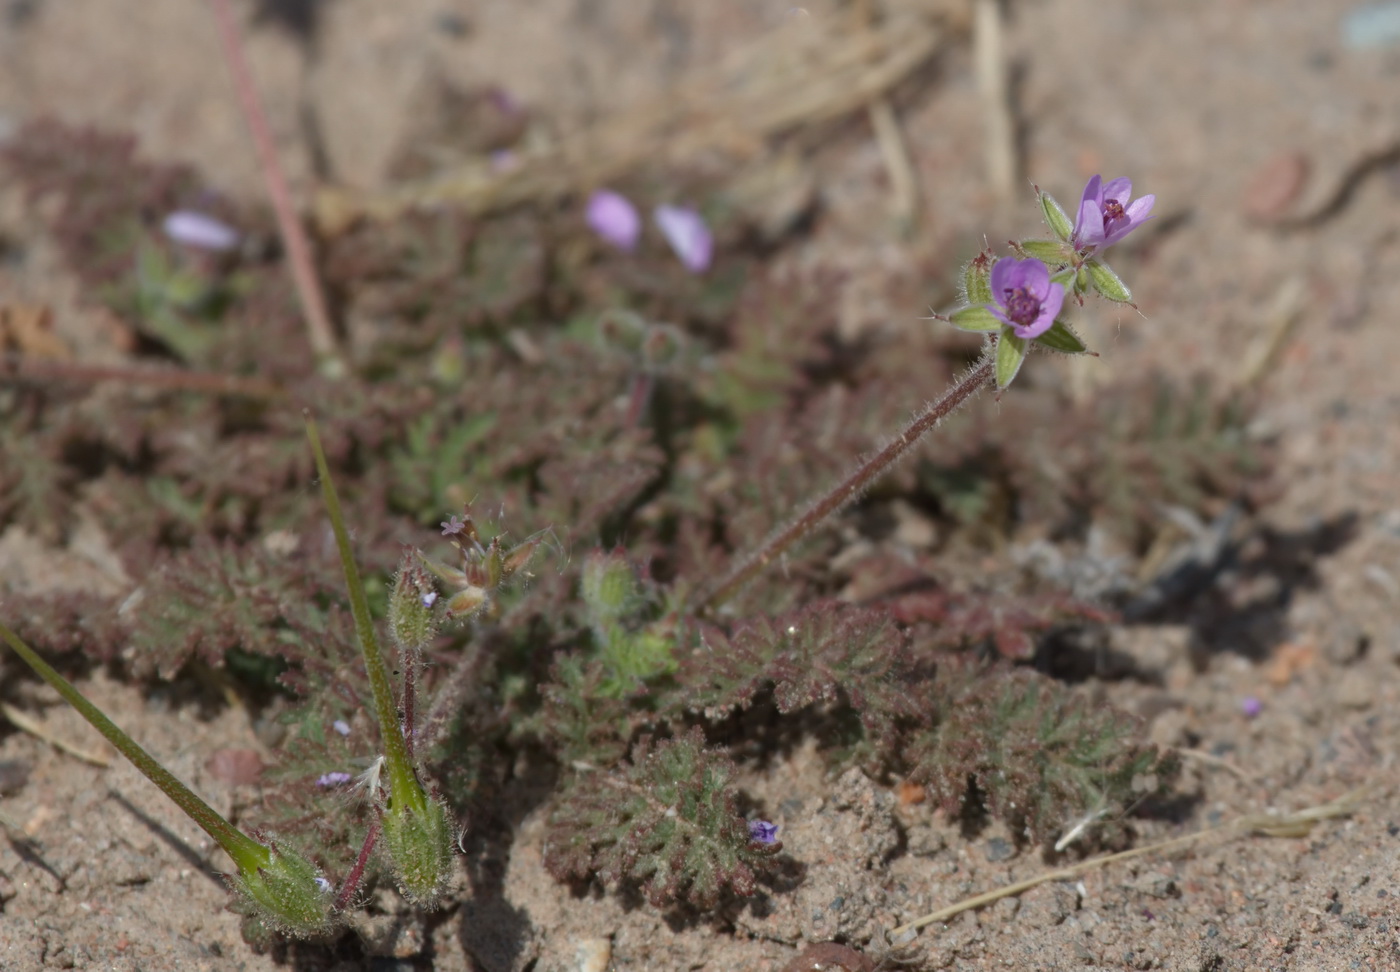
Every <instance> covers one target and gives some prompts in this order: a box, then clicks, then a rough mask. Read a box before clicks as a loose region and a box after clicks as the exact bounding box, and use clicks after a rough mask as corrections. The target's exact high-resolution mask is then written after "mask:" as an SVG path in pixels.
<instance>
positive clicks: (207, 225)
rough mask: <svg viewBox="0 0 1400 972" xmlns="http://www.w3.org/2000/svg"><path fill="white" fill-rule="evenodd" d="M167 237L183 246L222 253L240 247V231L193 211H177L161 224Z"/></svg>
mask: <svg viewBox="0 0 1400 972" xmlns="http://www.w3.org/2000/svg"><path fill="white" fill-rule="evenodd" d="M161 228H162V229H164V230H165V235H166V237H167V238H169V239H170V240H171V241H172V242H174V243H179V244H180V245H181V246H188V247H193V248H194V249H196V250H212V251H214V252H216V253H222V252H225V251H227V250H232V249H233V248H234V247H236V246H238V241H239V239H241V237H240V236H239V233H238V230H236V229H234V228H233V227H232V226H230V225H228V224H227V223H225V222H223V221H221V220H217V219H215V218H214V217H213V216H209V215H206V214H205V213H200V212H196V211H195V210H193V209H177V210H175V211H174V212H173V213H171V214H170V215H168V216H166V217H165V222H164V223H162V224H161Z"/></svg>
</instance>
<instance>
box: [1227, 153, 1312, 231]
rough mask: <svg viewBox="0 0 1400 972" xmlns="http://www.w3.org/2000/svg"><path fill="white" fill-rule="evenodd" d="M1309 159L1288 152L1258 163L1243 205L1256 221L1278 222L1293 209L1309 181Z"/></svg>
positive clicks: (1247, 183)
mask: <svg viewBox="0 0 1400 972" xmlns="http://www.w3.org/2000/svg"><path fill="white" fill-rule="evenodd" d="M1308 168H1309V166H1308V159H1307V156H1305V155H1303V153H1301V152H1294V151H1284V152H1279V153H1277V154H1275V155H1274V156H1273V157H1272V158H1270V159H1269V160H1268V161H1266V162H1264V163H1263V164H1262V165H1260V166H1257V167H1256V168H1255V170H1254V172H1253V173H1252V174H1251V175H1250V177H1249V181H1247V182H1246V183H1245V188H1244V195H1243V198H1242V200H1241V203H1240V208H1241V209H1242V210H1243V211H1244V215H1245V216H1246V217H1247V218H1248V219H1250V220H1253V221H1254V222H1256V223H1274V222H1277V221H1278V220H1280V219H1282V218H1283V217H1284V216H1286V215H1287V214H1288V211H1289V210H1290V209H1292V207H1293V204H1294V203H1295V202H1297V201H1298V197H1299V196H1300V195H1302V193H1303V187H1304V186H1305V185H1306V184H1307V181H1308Z"/></svg>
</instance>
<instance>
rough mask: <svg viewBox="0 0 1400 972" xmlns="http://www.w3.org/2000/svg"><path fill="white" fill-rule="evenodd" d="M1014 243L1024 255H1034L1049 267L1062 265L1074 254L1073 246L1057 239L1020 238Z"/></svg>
mask: <svg viewBox="0 0 1400 972" xmlns="http://www.w3.org/2000/svg"><path fill="white" fill-rule="evenodd" d="M1016 245H1017V246H1018V247H1019V248H1020V250H1021V252H1022V253H1024V254H1026V256H1032V257H1035V258H1036V259H1037V260H1039V261H1040V262H1041V263H1043V264H1045V265H1046V266H1049V267H1062V266H1064V265H1065V264H1067V263H1069V261H1070V258H1071V257H1072V256H1074V247H1072V246H1070V245H1069V244H1068V243H1061V242H1059V241H1058V240H1022V241H1021V242H1020V243H1017V244H1016Z"/></svg>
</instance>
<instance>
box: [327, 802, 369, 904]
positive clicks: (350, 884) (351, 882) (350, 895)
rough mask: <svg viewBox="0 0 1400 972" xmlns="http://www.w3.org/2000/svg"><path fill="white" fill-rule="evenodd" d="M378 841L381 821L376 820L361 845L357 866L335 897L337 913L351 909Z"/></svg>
mask: <svg viewBox="0 0 1400 972" xmlns="http://www.w3.org/2000/svg"><path fill="white" fill-rule="evenodd" d="M378 840H379V821H378V820H376V821H375V822H374V823H373V824H371V825H370V828H369V833H367V834H365V842H364V843H363V844H361V845H360V855H359V856H358V857H356V858H355V866H354V867H352V868H351V869H350V873H349V874H347V875H346V876H345V883H344V884H343V885H342V886H341V888H340V893H339V894H338V895H336V896H335V910H336V911H344V910H345V909H346V908H348V907H350V902H351V901H352V900H354V897H355V892H356V891H358V890H359V889H360V882H361V881H362V880H364V876H365V866H366V865H367V864H369V855H370V854H371V853H372V852H373V851H374V845H375V842H376V841H378Z"/></svg>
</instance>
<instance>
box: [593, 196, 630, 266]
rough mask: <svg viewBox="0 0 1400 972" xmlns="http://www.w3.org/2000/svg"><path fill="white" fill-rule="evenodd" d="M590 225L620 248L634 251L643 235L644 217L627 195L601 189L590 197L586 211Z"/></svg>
mask: <svg viewBox="0 0 1400 972" xmlns="http://www.w3.org/2000/svg"><path fill="white" fill-rule="evenodd" d="M585 218H586V219H587V220H588V225H589V227H590V228H591V229H592V230H593V232H595V233H597V234H598V235H599V236H601V237H602V238H603V239H604V240H606V241H607V242H608V243H611V244H612V245H613V246H615V247H617V248H618V249H619V250H627V251H629V252H630V251H632V250H633V249H635V248H636V246H637V240H638V239H639V238H640V237H641V235H642V217H641V216H639V215H637V207H636V206H633V205H632V203H631V202H630V201H628V199H627V197H626V196H624V195H622V194H621V193H619V192H613V191H612V190H611V189H599V190H598V191H597V192H595V193H594V194H593V195H592V196H590V197H589V198H588V210H587V212H586V213H585Z"/></svg>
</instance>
